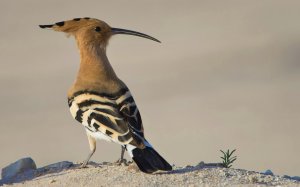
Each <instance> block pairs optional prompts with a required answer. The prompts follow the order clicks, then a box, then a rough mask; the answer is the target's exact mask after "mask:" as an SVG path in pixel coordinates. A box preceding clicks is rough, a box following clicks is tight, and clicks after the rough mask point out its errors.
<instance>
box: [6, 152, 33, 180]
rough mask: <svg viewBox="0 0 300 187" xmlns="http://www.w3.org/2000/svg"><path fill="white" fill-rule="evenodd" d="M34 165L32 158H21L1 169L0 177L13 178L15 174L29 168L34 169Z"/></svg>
mask: <svg viewBox="0 0 300 187" xmlns="http://www.w3.org/2000/svg"><path fill="white" fill-rule="evenodd" d="M35 169H36V165H35V163H34V161H33V160H32V158H30V157H28V158H22V159H20V160H18V161H16V162H14V163H12V164H10V165H8V166H6V167H5V168H3V169H2V174H1V177H2V179H9V178H13V177H15V176H16V175H18V174H20V173H23V172H25V171H29V170H35Z"/></svg>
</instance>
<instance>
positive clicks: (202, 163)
mask: <svg viewBox="0 0 300 187" xmlns="http://www.w3.org/2000/svg"><path fill="white" fill-rule="evenodd" d="M204 166H205V163H204V162H203V161H201V162H200V163H199V164H197V166H196V167H204Z"/></svg>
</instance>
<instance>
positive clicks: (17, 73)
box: [0, 0, 300, 184]
mask: <svg viewBox="0 0 300 187" xmlns="http://www.w3.org/2000/svg"><path fill="white" fill-rule="evenodd" d="M299 7H300V1H297V0H263V1H262V0H248V1H247V0H244V1H240V0H227V1H220V0H218V1H217V0H187V1H182V0H164V1H161V0H151V1H141V0H131V1H120V0H101V1H100V0H89V1H73V0H64V1H60V0H43V1H40V0H26V1H17V0H0V25H1V29H0V41H1V42H0V88H1V91H0V103H1V107H0V150H1V156H0V168H3V167H4V166H6V165H8V164H9V163H11V162H12V161H14V160H17V159H19V158H22V157H27V156H29V157H32V158H33V159H34V160H35V161H36V163H37V165H39V166H41V165H47V164H50V163H54V162H57V161H59V160H70V161H79V160H83V159H85V158H86V156H87V154H88V152H89V146H88V141H87V138H86V134H85V132H84V129H83V128H82V126H80V124H78V123H77V122H76V121H75V120H74V119H73V118H72V117H71V115H70V112H69V108H68V105H67V99H66V93H67V90H68V88H69V87H70V85H71V84H72V83H73V81H74V79H75V76H76V73H77V71H78V65H79V55H78V50H77V48H76V43H75V41H74V39H73V38H66V37H65V35H64V34H62V33H55V32H51V31H48V30H41V29H40V28H39V27H38V25H39V24H52V23H54V22H58V21H63V20H66V19H73V18H75V17H86V16H88V17H94V18H98V19H102V20H104V21H106V22H107V23H108V24H110V25H111V26H113V27H119V28H124V29H132V30H136V31H140V32H144V33H146V34H149V35H152V36H154V37H156V38H158V39H159V40H161V41H162V43H161V44H158V43H155V42H152V41H150V40H149V41H148V40H145V39H141V38H137V37H133V36H115V37H113V38H112V40H111V41H110V43H109V46H108V48H107V53H108V58H109V60H110V62H111V63H112V66H113V67H114V69H115V71H116V73H117V74H118V76H119V77H120V78H121V79H122V80H124V82H126V83H127V84H128V86H129V88H130V89H131V92H132V94H133V95H134V97H135V100H136V102H137V105H138V107H139V110H140V112H141V115H142V118H143V122H144V127H145V134H146V137H147V139H148V140H149V141H150V142H151V143H152V145H154V147H155V148H156V149H157V151H158V152H159V153H160V154H161V155H163V156H164V157H165V158H166V159H167V160H168V161H169V162H170V163H174V164H176V165H186V164H193V165H194V164H196V163H197V162H199V160H205V161H207V162H217V161H219V156H220V152H219V150H220V149H222V150H226V149H231V150H232V149H237V152H236V154H237V156H238V160H237V161H236V163H235V165H234V166H235V167H237V168H247V169H249V170H255V171H265V170H267V169H271V170H272V171H274V173H277V174H282V175H284V174H287V175H292V176H294V175H300V159H299V158H300V149H299V147H300V141H299V132H300V125H299V124H300V115H299V114H300V99H299V95H300V86H299V83H300V61H299V59H300V53H299V46H300V37H299V33H300V22H299V18H300V11H299ZM119 154H120V147H119V146H118V145H115V144H109V143H106V142H98V143H97V151H96V153H95V155H94V156H93V157H92V160H93V161H96V162H98V163H100V162H103V161H110V162H113V161H115V160H117V159H118V156H119ZM98 169H99V168H98ZM54 184H55V183H54Z"/></svg>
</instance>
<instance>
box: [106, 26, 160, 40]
mask: <svg viewBox="0 0 300 187" xmlns="http://www.w3.org/2000/svg"><path fill="white" fill-rule="evenodd" d="M111 32H112V33H113V34H128V35H133V36H139V37H142V38H147V39H149V40H153V41H156V42H159V43H161V42H160V41H159V40H158V39H156V38H153V37H152V36H149V35H147V34H144V33H140V32H136V31H131V30H127V29H120V28H111Z"/></svg>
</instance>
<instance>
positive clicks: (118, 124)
mask: <svg viewBox="0 0 300 187" xmlns="http://www.w3.org/2000/svg"><path fill="white" fill-rule="evenodd" d="M69 106H70V110H71V113H72V115H73V117H74V118H75V119H76V120H77V121H79V122H80V123H82V124H83V125H84V127H85V128H86V129H87V130H89V131H90V132H91V133H92V134H94V135H99V136H106V138H109V139H111V140H112V141H115V142H118V143H121V144H128V143H134V144H140V143H142V142H143V136H144V135H143V127H142V121H141V117H140V114H139V111H138V109H137V107H136V105H135V102H134V100H133V98H132V96H131V94H130V92H129V90H128V89H126V90H122V91H120V92H119V93H118V94H115V95H106V94H99V93H94V92H88V91H83V92H79V93H76V94H74V96H73V97H72V98H71V99H69Z"/></svg>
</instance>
